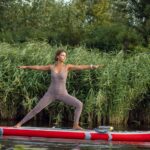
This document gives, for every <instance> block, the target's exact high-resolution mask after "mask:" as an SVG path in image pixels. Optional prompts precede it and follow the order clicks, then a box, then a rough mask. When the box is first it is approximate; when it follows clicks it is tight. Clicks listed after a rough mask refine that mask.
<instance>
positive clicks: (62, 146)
mask: <svg viewBox="0 0 150 150" xmlns="http://www.w3.org/2000/svg"><path fill="white" fill-rule="evenodd" d="M14 124H16V122H13V121H11V122H10V121H9V122H8V121H5V122H0V125H1V126H4V125H6V126H13V125H14ZM27 125H28V126H47V125H46V124H44V123H43V124H37V123H35V122H30V124H27ZM133 129H134V130H137V129H138V128H133V127H132V128H125V127H121V126H116V127H115V130H133ZM142 129H143V130H149V129H150V128H149V127H143V128H142ZM33 149H34V150H105V149H106V150H120V149H121V150H145V149H150V142H115V141H100V140H94V141H92V140H91V141H90V140H77V139H52V138H35V137H16V136H1V137H0V150H33Z"/></svg>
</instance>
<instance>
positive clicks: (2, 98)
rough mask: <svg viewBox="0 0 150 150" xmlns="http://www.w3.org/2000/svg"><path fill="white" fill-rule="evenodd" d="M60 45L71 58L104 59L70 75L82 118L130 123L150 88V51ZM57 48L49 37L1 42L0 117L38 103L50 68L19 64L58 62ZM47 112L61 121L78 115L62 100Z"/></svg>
mask: <svg viewBox="0 0 150 150" xmlns="http://www.w3.org/2000/svg"><path fill="white" fill-rule="evenodd" d="M61 47H63V48H65V49H66V51H67V53H68V59H67V62H66V63H72V64H88V65H90V64H104V65H105V66H104V67H103V68H100V69H96V70H83V71H72V72H70V73H69V75H68V82H67V89H68V92H69V93H70V94H71V95H73V96H76V97H77V98H78V99H80V100H81V101H82V102H83V103H84V107H83V113H82V115H81V121H82V123H87V124H89V126H93V125H95V124H109V123H116V124H120V123H124V124H126V123H127V121H128V118H129V112H130V111H132V110H133V109H135V108H136V107H139V104H140V102H141V101H142V100H143V96H144V95H145V94H146V93H147V92H148V87H149V83H150V82H149V81H150V77H149V74H150V65H149V64H150V56H149V55H148V54H145V53H137V54H134V55H128V56H125V54H124V53H123V52H122V51H120V52H119V53H116V54H110V53H100V52H98V51H97V50H87V49H86V48H84V47H76V48H70V47H69V46H65V47H64V46H61ZM58 48H59V46H53V47H52V46H50V45H48V44H47V43H44V42H43V43H38V42H30V43H25V44H20V45H9V44H7V43H1V44H0V53H1V55H0V117H1V118H15V117H16V116H19V115H21V116H24V115H25V114H26V113H27V112H28V111H29V110H31V109H32V108H33V107H34V106H35V105H36V104H37V102H38V101H39V99H40V98H41V97H42V95H43V94H44V92H46V90H47V88H48V86H49V84H50V72H45V71H36V70H23V69H18V68H17V66H20V65H44V64H50V63H53V62H54V54H55V52H56V50H57V49H58ZM20 110H21V111H20ZM45 112H47V113H46V114H47V117H48V118H49V120H50V121H54V122H55V123H56V124H58V123H59V122H61V121H63V120H64V121H65V120H67V121H68V120H71V121H73V112H74V109H73V108H71V107H70V106H67V105H65V104H63V103H52V104H51V105H50V106H49V107H47V108H46V109H45ZM66 112H67V115H65V113H66ZM147 115H149V114H147ZM145 117H146V116H145Z"/></svg>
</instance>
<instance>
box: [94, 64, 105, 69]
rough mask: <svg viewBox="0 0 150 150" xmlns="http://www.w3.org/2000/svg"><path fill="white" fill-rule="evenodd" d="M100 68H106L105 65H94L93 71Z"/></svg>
mask: <svg viewBox="0 0 150 150" xmlns="http://www.w3.org/2000/svg"><path fill="white" fill-rule="evenodd" d="M100 67H104V65H93V66H92V69H97V68H100Z"/></svg>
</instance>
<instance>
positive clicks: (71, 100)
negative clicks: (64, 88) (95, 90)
mask: <svg viewBox="0 0 150 150" xmlns="http://www.w3.org/2000/svg"><path fill="white" fill-rule="evenodd" d="M59 100H61V101H63V102H64V103H66V104H68V105H70V106H74V107H75V112H74V125H73V128H74V129H82V128H81V127H80V126H79V119H80V115H81V112H82V107H83V103H82V102H81V101H79V100H78V99H77V98H75V97H73V96H71V95H69V94H66V95H61V96H60V97H59Z"/></svg>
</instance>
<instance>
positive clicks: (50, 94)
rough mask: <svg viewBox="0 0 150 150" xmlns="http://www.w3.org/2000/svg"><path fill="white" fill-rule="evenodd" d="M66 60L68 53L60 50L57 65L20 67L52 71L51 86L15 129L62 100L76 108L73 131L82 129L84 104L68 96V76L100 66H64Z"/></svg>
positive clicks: (56, 56)
mask: <svg viewBox="0 0 150 150" xmlns="http://www.w3.org/2000/svg"><path fill="white" fill-rule="evenodd" d="M65 60H66V52H65V51H64V50H58V51H57V52H56V55H55V64H50V65H46V66H19V67H18V68H21V69H35V70H46V71H47V70H51V84H50V86H49V88H48V90H47V92H46V93H45V95H44V96H43V97H42V98H41V100H40V101H39V102H38V104H37V105H36V106H35V107H34V108H33V109H32V110H31V111H30V112H29V113H28V114H27V115H26V116H25V117H24V118H23V119H22V120H21V121H20V122H19V123H17V124H16V125H15V127H20V126H21V125H22V124H24V123H25V122H27V121H28V120H30V119H31V118H32V117H34V116H35V115H36V114H37V113H39V112H40V111H41V110H42V109H43V108H45V107H46V106H48V105H49V104H50V103H51V102H53V101H55V100H56V99H57V100H61V101H63V102H64V103H66V104H68V105H71V106H74V107H75V113H74V124H73V129H77V130H80V129H82V128H81V127H80V126H79V118H80V115H81V112H82V106H83V104H82V102H80V101H79V100H78V99H76V98H75V97H73V96H71V95H69V94H68V92H67V89H66V79H67V74H68V72H69V71H71V70H85V69H97V68H99V67H100V65H72V64H66V65H65V64H64V62H65ZM101 66H102V65H101Z"/></svg>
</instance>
